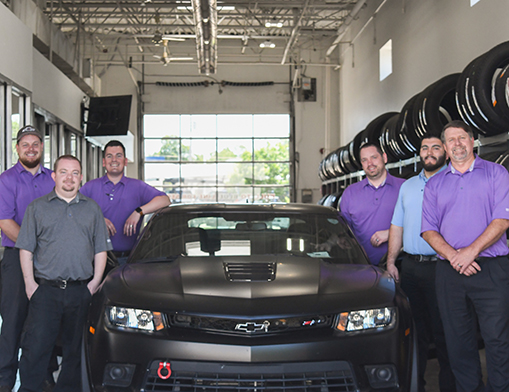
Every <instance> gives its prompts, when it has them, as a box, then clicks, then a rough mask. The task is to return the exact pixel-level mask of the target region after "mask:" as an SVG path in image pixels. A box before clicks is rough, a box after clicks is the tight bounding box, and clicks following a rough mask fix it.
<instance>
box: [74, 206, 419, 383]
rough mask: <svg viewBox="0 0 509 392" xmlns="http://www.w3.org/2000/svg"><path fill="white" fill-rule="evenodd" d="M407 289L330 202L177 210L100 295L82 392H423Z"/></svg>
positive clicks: (156, 223)
mask: <svg viewBox="0 0 509 392" xmlns="http://www.w3.org/2000/svg"><path fill="white" fill-rule="evenodd" d="M414 346H415V342H414V330H413V325H412V321H411V314H410V310H409V305H408V302H407V300H406V297H405V296H404V294H402V293H401V292H400V291H399V289H398V288H397V287H396V285H395V283H394V281H393V280H392V279H391V278H390V277H389V275H388V274H387V273H385V272H383V271H382V270H380V269H378V268H377V267H375V266H372V265H370V264H369V263H368V261H367V258H366V256H365V253H364V252H363V250H362V249H361V247H360V246H359V245H358V243H357V241H356V240H355V238H354V236H353V235H352V232H351V231H350V229H349V228H348V226H347V225H346V223H345V222H344V221H343V220H342V218H341V217H339V216H338V212H337V211H336V210H334V209H332V208H328V207H323V206H314V205H299V204H274V205H253V204H244V205H240V204H239V205H224V204H213V205H175V206H171V207H168V208H166V209H163V210H162V211H160V212H158V213H157V214H155V215H154V216H153V217H152V219H151V220H150V222H149V223H148V225H147V226H146V227H145V229H144V231H143V232H142V234H141V235H140V238H139V240H138V242H137V244H136V246H135V248H134V249H133V251H132V253H131V255H130V257H129V260H128V263H127V264H126V265H124V266H121V267H118V268H116V269H114V270H112V271H111V272H110V273H109V274H108V276H107V277H106V279H105V281H104V283H103V285H102V286H101V288H100V290H99V292H98V294H97V295H95V296H94V298H93V302H92V306H91V310H90V314H89V319H88V323H87V325H86V330H85V336H84V343H83V363H82V368H83V384H84V391H85V392H88V391H104V392H105V391H115V392H120V391H182V392H184V391H193V392H194V391H202V392H209V391H210V392H211V391H214V392H216V391H291V392H304V391H310V392H311V391H313V392H327V391H329V392H335V391H373V390H376V391H387V392H388V391H405V392H407V391H413V390H415V373H416V366H415V359H414V358H415V354H414V350H415V349H414Z"/></svg>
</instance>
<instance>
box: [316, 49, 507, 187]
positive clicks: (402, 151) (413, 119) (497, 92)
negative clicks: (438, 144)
mask: <svg viewBox="0 0 509 392" xmlns="http://www.w3.org/2000/svg"><path fill="white" fill-rule="evenodd" d="M460 119H461V120H463V121H464V122H466V123H467V124H469V125H470V126H471V127H472V128H473V130H474V132H475V133H479V134H482V135H484V136H495V135H498V134H502V133H507V132H508V131H509V41H508V42H504V43H501V44H500V45H497V46H495V47H494V48H493V49H491V50H489V51H488V52H486V53H484V54H483V55H481V56H479V57H477V58H476V59H474V60H473V61H471V62H470V63H469V64H468V65H467V66H466V67H465V69H464V70H463V72H462V73H455V74H451V75H447V76H445V77H443V78H441V79H439V80H437V81H436V82H434V83H433V84H431V85H429V86H428V87H426V88H425V89H424V90H423V91H421V92H420V93H418V94H416V95H414V96H413V97H412V98H410V99H409V100H408V101H407V102H406V103H405V105H404V106H403V108H402V109H401V112H399V113H395V112H389V113H384V114H382V115H380V116H378V117H376V118H375V119H374V120H373V121H371V122H370V123H369V124H368V125H367V126H366V128H365V129H364V130H362V131H361V132H359V133H358V134H357V135H356V136H355V138H354V139H353V140H352V141H351V142H350V143H348V144H347V145H346V146H343V147H340V148H338V149H337V150H335V151H333V152H332V153H330V154H329V155H327V157H325V158H324V159H323V160H322V162H321V163H320V167H319V176H320V178H321V179H322V180H323V181H325V180H331V179H334V178H337V177H340V176H343V175H345V174H349V173H353V172H356V171H358V170H360V169H361V168H362V166H361V162H360V156H359V151H360V148H361V147H362V145H363V144H365V143H376V144H378V145H379V146H380V148H381V150H382V151H383V152H384V153H385V154H386V155H387V158H388V162H397V161H398V160H403V159H407V158H411V157H413V156H416V155H417V154H418V151H419V146H420V141H421V140H422V138H423V137H424V135H432V136H437V137H439V136H440V133H441V131H442V128H443V127H444V125H445V124H447V123H448V122H450V121H452V120H460ZM499 160H500V161H501V162H500V163H501V164H503V165H507V166H506V167H507V168H508V169H509V153H506V154H505V155H502V156H500V157H499Z"/></svg>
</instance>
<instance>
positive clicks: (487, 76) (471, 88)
mask: <svg viewBox="0 0 509 392" xmlns="http://www.w3.org/2000/svg"><path fill="white" fill-rule="evenodd" d="M508 77H509V42H504V43H502V44H500V45H497V46H495V47H494V48H493V49H491V50H490V51H488V52H486V53H484V54H483V55H481V56H479V57H477V58H476V59H474V60H473V61H472V62H470V64H468V65H467V66H466V68H465V69H464V70H463V72H462V74H461V76H460V78H459V80H458V83H457V86H456V104H457V107H458V109H459V113H460V115H461V118H462V119H463V121H465V122H466V123H467V124H469V125H470V126H471V127H472V128H474V129H475V130H476V131H477V132H479V133H480V134H482V135H484V136H494V135H498V134H501V133H506V132H507V131H508V130H509V98H508Z"/></svg>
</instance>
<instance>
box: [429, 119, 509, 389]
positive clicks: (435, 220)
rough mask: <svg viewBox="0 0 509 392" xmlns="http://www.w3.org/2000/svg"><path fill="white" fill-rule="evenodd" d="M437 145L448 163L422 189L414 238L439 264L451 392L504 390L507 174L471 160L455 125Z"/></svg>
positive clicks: (464, 129)
mask: <svg viewBox="0 0 509 392" xmlns="http://www.w3.org/2000/svg"><path fill="white" fill-rule="evenodd" d="M442 141H443V142H444V147H445V150H446V152H447V154H448V156H449V157H450V159H451V163H450V165H449V166H448V167H447V169H446V170H444V171H442V172H441V173H438V174H437V175H436V176H434V177H433V178H431V179H430V180H429V181H428V184H427V185H426V188H425V190H424V200H423V211H422V227H421V235H422V237H423V238H424V239H425V240H426V241H427V242H428V243H429V244H430V245H431V247H432V248H433V249H434V250H435V251H436V252H437V254H438V256H439V257H440V259H442V261H439V262H438V263H437V266H436V289H437V298H438V305H439V309H440V314H441V316H442V322H443V325H444V331H445V338H446V342H447V350H448V352H449V360H450V362H451V367H452V370H453V372H454V375H455V377H456V386H457V390H458V391H484V390H486V391H498V392H501V391H509V258H508V257H507V255H508V253H509V249H508V248H507V237H506V230H507V229H508V228H509V173H507V171H506V169H505V168H504V167H503V166H500V165H498V164H495V163H492V162H488V161H484V160H482V159H481V158H479V157H478V156H476V155H475V154H474V137H473V133H472V130H471V129H470V127H469V126H468V125H466V124H465V123H463V122H462V121H452V122H450V123H449V124H447V125H446V126H445V127H444V130H443V131H442ZM475 314H477V319H478V321H479V325H480V327H481V335H482V337H483V339H484V343H485V347H486V361H487V370H488V385H487V386H486V389H484V384H483V380H482V374H481V364H480V360H479V352H478V349H477V336H476V327H475V319H476V315H475Z"/></svg>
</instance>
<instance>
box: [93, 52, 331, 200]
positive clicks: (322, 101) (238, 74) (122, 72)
mask: <svg viewBox="0 0 509 392" xmlns="http://www.w3.org/2000/svg"><path fill="white" fill-rule="evenodd" d="M319 56H322V57H323V56H324V52H323V51H320V52H317V53H313V54H310V55H309V56H307V57H306V58H307V59H308V60H309V62H312V61H313V59H314V58H317V57H319ZM136 68H138V70H137V69H131V72H132V75H133V76H134V77H135V78H136V79H137V80H140V81H141V80H142V74H141V66H137V67H136ZM293 72H294V70H293V69H292V68H291V67H290V66H287V65H285V66H281V65H224V64H220V65H219V66H218V72H217V74H215V75H211V77H212V78H213V79H212V78H208V77H206V76H204V75H199V74H198V69H197V67H196V65H195V64H193V65H182V64H178V63H170V64H169V65H168V66H166V67H164V66H163V65H159V64H158V65H155V66H152V65H146V66H145V76H144V81H145V94H144V95H143V96H142V100H143V103H144V110H145V113H150V114H160V113H171V114H180V113H189V114H210V113H255V114H256V113H271V114H279V113H290V100H291V94H290V85H289V83H290V79H291V74H293ZM306 75H307V76H309V77H315V78H317V101H316V102H296V103H295V109H296V133H295V134H296V151H297V153H298V154H297V155H298V158H299V162H298V165H297V167H296V173H297V180H296V185H297V196H298V198H297V201H300V198H301V189H312V191H313V202H317V201H318V200H319V199H320V197H321V195H320V185H321V183H320V180H319V178H318V175H317V172H318V165H319V163H320V161H321V159H322V158H323V156H324V155H322V154H321V153H320V149H321V148H324V147H326V146H327V145H330V142H327V141H326V138H327V137H331V135H332V137H333V138H335V142H336V143H337V140H338V138H339V137H338V135H339V117H338V110H337V108H338V101H337V97H338V96H339V95H338V89H337V87H338V78H339V73H338V72H335V71H332V67H320V66H311V65H310V66H308V67H307V68H306ZM205 80H208V81H209V82H210V81H213V82H214V83H215V84H214V85H211V86H209V87H202V86H200V87H162V86H156V85H155V82H157V81H162V82H179V83H184V82H189V83H193V82H201V81H205ZM222 80H226V81H230V82H264V81H274V82H275V83H276V84H275V85H274V86H263V87H233V86H224V87H221V90H222V93H219V85H218V84H217V83H216V81H219V82H220V81H222ZM101 86H102V92H101V93H102V94H101V95H103V96H106V95H120V94H135V92H136V89H135V86H134V83H133V81H132V77H131V76H130V74H129V73H128V71H127V69H126V68H125V67H120V66H115V67H110V68H109V69H108V70H107V71H106V72H105V73H104V75H103V76H102V78H101ZM327 86H328V87H327ZM133 109H135V104H134V102H133ZM134 113H135V110H133V111H132V113H131V121H130V129H131V131H132V132H133V133H134V134H135V135H136V134H137V129H136V121H135V119H133V114H134ZM331 129H332V130H331ZM128 175H132V176H135V177H136V174H135V167H134V165H133V164H129V165H128Z"/></svg>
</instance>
